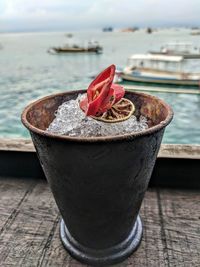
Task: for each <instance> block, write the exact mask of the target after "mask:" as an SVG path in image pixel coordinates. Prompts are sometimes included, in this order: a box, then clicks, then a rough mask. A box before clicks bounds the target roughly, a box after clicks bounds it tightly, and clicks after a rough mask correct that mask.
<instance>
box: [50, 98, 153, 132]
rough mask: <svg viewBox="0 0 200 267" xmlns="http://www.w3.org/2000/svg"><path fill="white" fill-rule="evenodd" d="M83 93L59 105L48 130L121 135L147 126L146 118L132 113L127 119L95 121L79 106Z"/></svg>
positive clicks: (141, 129)
mask: <svg viewBox="0 0 200 267" xmlns="http://www.w3.org/2000/svg"><path fill="white" fill-rule="evenodd" d="M83 97H84V95H79V96H78V97H77V99H75V100H69V101H67V102H64V103H63V104H62V105H60V106H59V108H58V110H57V111H56V113H55V116H56V117H55V119H54V120H53V121H52V122H51V124H50V125H49V127H48V128H47V131H48V132H51V133H54V134H60V135H68V136H79V137H95V136H108V135H122V134H127V133H133V132H139V131H143V130H145V129H147V128H148V125H147V119H146V118H145V117H144V116H140V118H139V120H137V118H136V117H135V116H134V115H132V116H131V117H130V118H129V119H128V120H125V121H122V122H116V123H106V122H101V121H97V120H95V119H92V118H90V117H87V116H85V114H84V112H83V111H82V110H81V109H80V107H79V101H80V100H81V99H82V98H83Z"/></svg>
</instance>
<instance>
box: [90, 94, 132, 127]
mask: <svg viewBox="0 0 200 267" xmlns="http://www.w3.org/2000/svg"><path fill="white" fill-rule="evenodd" d="M134 111H135V106H134V104H133V103H132V102H131V101H130V100H128V99H126V98H122V99H120V100H119V101H118V102H117V103H115V104H114V105H113V106H112V107H111V109H109V110H107V111H106V112H105V113H103V114H102V115H100V116H92V118H93V119H95V120H98V121H103V122H120V121H125V120H127V119H129V118H130V116H131V115H132V114H133V113H134Z"/></svg>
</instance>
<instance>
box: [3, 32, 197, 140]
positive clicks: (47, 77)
mask: <svg viewBox="0 0 200 267" xmlns="http://www.w3.org/2000/svg"><path fill="white" fill-rule="evenodd" d="M189 33H190V30H189V29H173V30H172V29H171V30H168V29H162V30H158V31H157V32H154V33H153V34H146V33H145V31H144V30H140V31H138V32H135V33H122V32H117V31H116V32H111V33H104V32H101V31H87V32H73V37H72V38H67V37H66V34H65V33H64V32H55V33H52V32H51V33H15V34H1V35H0V43H1V45H2V46H3V49H0V137H10V138H17V137H19V138H20V137H29V133H28V131H27V130H26V129H25V128H24V126H23V125H22V124H21V121H20V115H21V112H22V110H23V108H24V107H25V106H26V105H27V104H28V103H29V102H31V101H33V100H35V99H37V98H40V97H42V96H45V95H49V94H51V93H56V92H63V91H69V90H76V89H84V88H86V87H87V86H88V84H89V83H90V82H91V76H93V75H95V74H97V73H98V72H100V71H101V70H102V69H104V68H106V67H107V66H108V65H110V64H112V63H114V64H116V65H117V67H124V66H125V65H126V62H127V58H128V56H130V55H131V54H134V53H145V52H147V51H148V50H158V49H160V47H161V46H162V45H163V44H164V43H167V42H174V41H182V42H192V43H193V44H194V45H196V46H199V44H200V36H192V35H190V34H189ZM88 40H98V41H99V42H100V44H101V45H102V46H103V48H104V52H103V54H101V55H96V54H89V55H88V54H64V55H50V54H49V53H47V50H48V48H49V47H51V46H62V45H64V44H66V43H74V42H75V43H80V44H81V43H82V44H86V43H87V41H88ZM188 69H189V70H190V71H194V72H200V60H193V61H192V63H191V64H188ZM151 94H154V95H157V96H159V97H160V98H162V99H164V100H165V101H166V102H168V104H170V105H171V106H172V108H173V109H174V113H175V116H174V119H173V122H172V123H171V124H170V126H169V127H167V129H166V132H165V135H164V139H163V143H182V144H187V143H192V144H200V95H186V94H174V93H152V92H151Z"/></svg>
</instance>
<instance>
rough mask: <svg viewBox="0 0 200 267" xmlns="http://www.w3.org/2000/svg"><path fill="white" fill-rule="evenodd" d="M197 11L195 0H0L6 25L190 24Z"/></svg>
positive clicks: (199, 11)
mask: <svg viewBox="0 0 200 267" xmlns="http://www.w3.org/2000/svg"><path fill="white" fill-rule="evenodd" d="M199 14H200V1H199V0H190V1H188V0H168V1H161V0H134V1H133V0H123V1H116V0H95V1H94V0H84V1H83V0H73V1H69V0H42V1H41V0H29V1H27V0H0V22H1V23H0V24H1V25H3V26H5V25H6V26H7V28H9V27H10V28H13V27H18V28H20V27H21V28H23V27H25V28H34V27H35V28H46V29H51V28H52V29H54V28H57V29H59V28H64V27H67V28H72V29H75V28H95V27H103V26H105V25H111V26H115V27H120V26H121V27H124V26H132V25H138V26H147V25H150V26H154V25H156V26H159V25H173V24H180V25H184V24H185V25H191V24H195V23H196V24H197V23H199Z"/></svg>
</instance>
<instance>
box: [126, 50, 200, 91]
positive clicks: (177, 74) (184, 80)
mask: <svg viewBox="0 0 200 267" xmlns="http://www.w3.org/2000/svg"><path fill="white" fill-rule="evenodd" d="M184 64H185V62H184V58H183V56H168V55H153V54H135V55H132V56H131V57H130V58H129V59H128V63H127V67H126V68H125V69H124V70H123V72H122V73H121V78H122V80H125V81H131V82H137V83H138V82H140V83H148V84H165V85H182V86H194V87H199V84H200V73H189V72H184V70H183V68H184Z"/></svg>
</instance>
